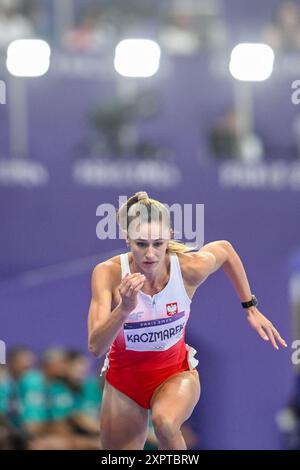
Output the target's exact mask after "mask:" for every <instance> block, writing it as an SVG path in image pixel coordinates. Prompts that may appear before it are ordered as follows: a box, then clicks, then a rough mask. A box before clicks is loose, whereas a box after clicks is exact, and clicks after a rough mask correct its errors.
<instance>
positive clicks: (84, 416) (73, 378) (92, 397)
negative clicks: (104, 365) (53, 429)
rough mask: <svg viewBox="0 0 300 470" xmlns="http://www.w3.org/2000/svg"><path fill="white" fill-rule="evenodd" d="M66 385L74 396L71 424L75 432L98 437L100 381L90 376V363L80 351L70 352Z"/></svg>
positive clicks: (68, 354)
mask: <svg viewBox="0 0 300 470" xmlns="http://www.w3.org/2000/svg"><path fill="white" fill-rule="evenodd" d="M67 359H68V367H67V373H66V382H65V383H66V385H67V387H68V388H69V391H70V393H71V396H72V401H73V407H72V411H71V414H70V418H69V419H70V423H71V424H72V426H73V429H74V431H76V432H79V433H83V434H91V435H98V434H99V431H100V428H99V415H100V404H101V396H102V391H101V389H100V383H99V380H97V378H96V377H95V376H92V375H89V361H88V359H87V357H86V356H85V355H84V354H83V353H81V352H78V351H68V353H67Z"/></svg>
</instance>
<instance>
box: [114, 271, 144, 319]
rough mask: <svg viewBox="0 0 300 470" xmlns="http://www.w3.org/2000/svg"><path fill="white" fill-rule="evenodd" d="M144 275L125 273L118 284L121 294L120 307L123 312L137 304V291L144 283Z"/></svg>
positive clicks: (129, 310)
mask: <svg viewBox="0 0 300 470" xmlns="http://www.w3.org/2000/svg"><path fill="white" fill-rule="evenodd" d="M145 279H146V278H145V276H144V274H141V273H134V274H128V273H127V274H126V276H124V277H123V279H122V282H121V284H120V286H119V293H120V296H121V308H122V310H123V311H124V312H125V313H128V314H129V313H130V312H132V310H134V309H135V307H136V306H137V293H138V291H139V290H141V288H142V287H143V285H144V282H145Z"/></svg>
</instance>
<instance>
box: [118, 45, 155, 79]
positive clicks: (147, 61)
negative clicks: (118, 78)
mask: <svg viewBox="0 0 300 470" xmlns="http://www.w3.org/2000/svg"><path fill="white" fill-rule="evenodd" d="M159 62H160V47H159V45H158V44H157V43H156V42H155V41H152V40H150V39H124V40H123V41H121V42H119V44H118V45H117V47H116V51H115V59H114V66H115V69H116V71H117V72H118V73H119V74H120V75H122V76H124V77H151V76H152V75H155V74H156V72H157V71H158V69H159Z"/></svg>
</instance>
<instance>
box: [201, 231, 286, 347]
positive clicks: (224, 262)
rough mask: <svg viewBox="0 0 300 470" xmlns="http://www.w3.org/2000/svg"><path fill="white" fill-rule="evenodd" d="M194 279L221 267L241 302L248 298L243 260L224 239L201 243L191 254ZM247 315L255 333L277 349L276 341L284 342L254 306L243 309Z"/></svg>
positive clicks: (204, 277) (249, 296) (284, 344)
mask: <svg viewBox="0 0 300 470" xmlns="http://www.w3.org/2000/svg"><path fill="white" fill-rule="evenodd" d="M192 259H193V263H192V264H193V269H192V273H193V275H194V276H195V281H196V283H197V284H198V285H200V284H201V283H202V282H204V281H205V279H207V277H208V276H210V275H211V274H212V273H214V272H215V271H217V270H218V269H219V268H221V267H222V268H223V270H224V271H225V273H226V275H227V276H228V277H229V279H230V281H231V282H232V284H233V286H234V288H235V290H236V292H237V294H238V296H239V298H240V301H241V302H247V301H249V300H250V299H251V289H250V286H249V282H248V279H247V275H246V272H245V269H244V266H243V264H242V261H241V259H240V257H239V255H238V254H237V252H236V251H235V249H234V248H233V246H232V245H231V243H229V242H228V241H226V240H219V241H215V242H211V243H208V244H207V245H204V246H203V247H202V248H201V249H200V250H199V251H197V252H196V253H193V254H192ZM245 311H246V313H247V319H248V321H249V323H250V325H251V326H252V328H254V329H255V330H256V331H257V333H258V334H259V335H260V336H261V338H263V339H264V340H266V341H268V340H270V341H271V343H272V345H273V346H274V348H276V349H278V346H277V343H276V341H278V342H279V343H280V344H281V345H282V346H285V347H286V346H287V345H286V342H285V341H284V340H283V339H282V338H281V336H280V334H279V333H278V331H277V330H276V328H275V327H274V325H273V324H272V323H271V322H270V321H269V320H268V318H266V317H265V316H264V315H263V314H262V313H261V312H260V311H259V310H258V308H257V307H250V308H248V309H245Z"/></svg>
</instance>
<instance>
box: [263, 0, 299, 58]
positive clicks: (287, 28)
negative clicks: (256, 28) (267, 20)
mask: <svg viewBox="0 0 300 470" xmlns="http://www.w3.org/2000/svg"><path fill="white" fill-rule="evenodd" d="M263 39H264V41H265V42H266V43H267V44H269V45H270V46H271V47H273V48H274V49H275V50H276V51H283V52H299V51H300V7H299V5H298V3H297V2H296V1H294V0H281V1H280V2H279V3H278V5H277V8H276V10H275V13H274V20H273V22H272V23H271V24H269V25H267V26H266V27H265V29H264V31H263Z"/></svg>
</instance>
